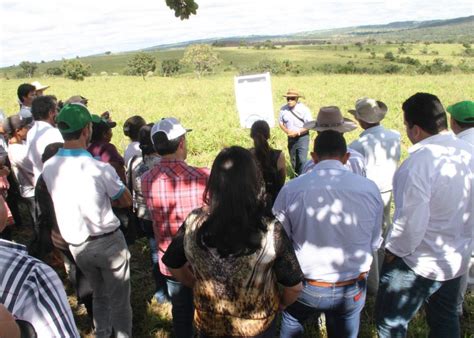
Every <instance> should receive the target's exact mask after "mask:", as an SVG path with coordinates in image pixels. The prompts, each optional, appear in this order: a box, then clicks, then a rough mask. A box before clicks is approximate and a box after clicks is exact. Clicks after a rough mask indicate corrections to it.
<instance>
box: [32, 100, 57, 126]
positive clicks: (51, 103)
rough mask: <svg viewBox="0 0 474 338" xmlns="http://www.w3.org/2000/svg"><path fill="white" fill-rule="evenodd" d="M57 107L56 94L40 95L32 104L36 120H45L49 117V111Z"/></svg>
mask: <svg viewBox="0 0 474 338" xmlns="http://www.w3.org/2000/svg"><path fill="white" fill-rule="evenodd" d="M56 107H57V99H56V96H53V95H44V96H38V97H37V98H35V99H34V100H33V103H32V104H31V114H33V118H34V119H35V121H44V120H46V119H47V118H48V117H49V112H50V111H52V110H53V109H55V108H56Z"/></svg>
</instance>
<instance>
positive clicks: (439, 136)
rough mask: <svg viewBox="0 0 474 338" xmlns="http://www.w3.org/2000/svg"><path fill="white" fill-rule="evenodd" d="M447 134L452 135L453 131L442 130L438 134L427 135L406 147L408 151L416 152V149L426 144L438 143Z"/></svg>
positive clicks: (410, 152)
mask: <svg viewBox="0 0 474 338" xmlns="http://www.w3.org/2000/svg"><path fill="white" fill-rule="evenodd" d="M448 135H453V133H452V132H450V131H448V130H443V131H442V132H440V133H439V134H436V135H432V136H429V137H427V138H425V139H423V140H421V141H420V142H418V143H416V144H414V145H412V146H411V147H410V148H408V153H409V154H413V153H414V152H417V151H418V150H420V149H421V148H423V147H424V146H425V145H427V144H436V143H439V142H440V141H441V140H442V139H443V138H445V137H446V136H448Z"/></svg>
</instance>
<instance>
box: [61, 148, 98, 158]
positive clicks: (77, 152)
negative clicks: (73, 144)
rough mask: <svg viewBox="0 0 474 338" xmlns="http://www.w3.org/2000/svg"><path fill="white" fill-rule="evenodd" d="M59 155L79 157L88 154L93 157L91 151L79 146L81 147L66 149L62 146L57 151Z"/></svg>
mask: <svg viewBox="0 0 474 338" xmlns="http://www.w3.org/2000/svg"><path fill="white" fill-rule="evenodd" d="M57 155H58V156H62V157H79V156H87V157H92V155H91V153H89V152H88V151H87V150H86V149H84V148H79V149H64V148H60V149H59V150H58V153H57Z"/></svg>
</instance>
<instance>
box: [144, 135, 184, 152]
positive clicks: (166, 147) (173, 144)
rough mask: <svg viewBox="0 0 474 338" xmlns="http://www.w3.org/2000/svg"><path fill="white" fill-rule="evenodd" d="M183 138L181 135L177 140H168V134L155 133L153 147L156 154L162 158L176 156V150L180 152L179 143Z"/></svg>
mask: <svg viewBox="0 0 474 338" xmlns="http://www.w3.org/2000/svg"><path fill="white" fill-rule="evenodd" d="M183 138H184V135H181V136H180V137H177V138H175V139H172V140H168V137H167V136H166V134H165V133H163V132H161V131H159V132H157V133H154V134H153V136H152V140H153V146H154V148H155V150H156V152H157V153H158V154H159V155H161V156H164V155H169V154H174V153H175V152H176V150H178V147H179V143H180V142H181V140H182V139H183Z"/></svg>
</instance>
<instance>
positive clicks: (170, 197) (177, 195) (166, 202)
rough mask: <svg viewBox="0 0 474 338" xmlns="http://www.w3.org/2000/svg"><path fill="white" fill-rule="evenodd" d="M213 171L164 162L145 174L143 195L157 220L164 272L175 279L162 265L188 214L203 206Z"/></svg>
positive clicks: (154, 221) (182, 162)
mask: <svg viewBox="0 0 474 338" xmlns="http://www.w3.org/2000/svg"><path fill="white" fill-rule="evenodd" d="M208 178H209V169H207V168H195V167H191V166H188V165H187V164H186V163H185V162H184V161H179V160H168V159H161V161H160V162H159V163H158V164H157V165H156V166H154V167H153V168H152V169H150V170H149V171H147V172H146V173H145V174H143V175H142V192H143V197H144V198H145V200H146V204H147V207H148V210H149V211H150V214H151V218H152V220H153V232H154V233H155V239H156V242H157V243H158V257H159V266H160V271H161V272H162V273H163V274H164V275H167V276H171V274H170V272H169V270H168V268H167V267H166V265H164V264H163V263H162V262H161V257H162V256H163V254H164V252H165V251H166V249H168V246H169V245H170V243H171V241H172V240H173V237H174V235H175V234H176V232H177V231H178V229H179V227H180V226H181V224H182V223H183V222H184V220H185V219H186V217H187V216H188V214H189V213H190V212H191V211H192V210H194V209H196V208H199V207H201V206H202V205H203V204H204V202H203V194H204V189H205V188H206V183H207V179H208Z"/></svg>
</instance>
